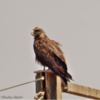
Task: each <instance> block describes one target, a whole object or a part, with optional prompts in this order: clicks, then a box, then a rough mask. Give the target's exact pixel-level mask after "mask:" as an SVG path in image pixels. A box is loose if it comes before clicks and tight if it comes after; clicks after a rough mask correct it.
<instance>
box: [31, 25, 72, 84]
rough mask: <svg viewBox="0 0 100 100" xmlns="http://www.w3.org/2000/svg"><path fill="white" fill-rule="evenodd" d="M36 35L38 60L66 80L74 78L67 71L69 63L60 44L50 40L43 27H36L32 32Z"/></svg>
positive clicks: (35, 47) (35, 49)
mask: <svg viewBox="0 0 100 100" xmlns="http://www.w3.org/2000/svg"><path fill="white" fill-rule="evenodd" d="M31 35H32V36H34V45H33V47H34V51H35V54H36V61H38V62H39V63H41V64H42V65H43V66H47V67H48V68H49V69H51V70H52V71H53V72H54V73H55V74H56V75H58V76H60V77H61V79H62V80H63V81H64V82H65V84H67V83H66V82H67V81H69V79H72V76H71V75H70V74H69V73H68V72H67V70H68V69H67V63H66V60H65V57H64V55H63V52H62V50H61V49H60V47H59V46H60V44H59V43H58V42H56V41H54V40H50V39H49V38H48V37H47V36H46V34H45V32H44V30H43V29H41V28H38V27H36V28H34V29H33V31H32V32H31Z"/></svg>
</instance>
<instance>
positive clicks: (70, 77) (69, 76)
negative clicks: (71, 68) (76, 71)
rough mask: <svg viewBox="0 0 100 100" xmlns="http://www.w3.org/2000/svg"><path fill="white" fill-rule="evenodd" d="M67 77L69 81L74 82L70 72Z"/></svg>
mask: <svg viewBox="0 0 100 100" xmlns="http://www.w3.org/2000/svg"><path fill="white" fill-rule="evenodd" d="M66 77H67V78H69V79H71V80H72V81H74V80H73V78H72V76H71V75H70V74H69V73H68V72H67V75H66Z"/></svg>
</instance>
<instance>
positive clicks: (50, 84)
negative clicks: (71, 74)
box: [35, 70, 62, 100]
mask: <svg viewBox="0 0 100 100" xmlns="http://www.w3.org/2000/svg"><path fill="white" fill-rule="evenodd" d="M35 73H36V79H38V78H40V77H41V76H44V77H45V81H44V82H43V81H38V82H36V93H38V92H40V91H45V95H44V99H47V100H50V99H55V100H61V99H62V88H61V79H60V77H59V76H56V75H55V74H54V73H53V72H52V71H51V70H46V71H35Z"/></svg>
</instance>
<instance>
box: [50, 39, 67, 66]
mask: <svg viewBox="0 0 100 100" xmlns="http://www.w3.org/2000/svg"><path fill="white" fill-rule="evenodd" d="M52 42H53V45H54V46H53V47H54V49H55V50H54V53H55V55H56V56H57V57H59V59H61V60H62V61H63V62H64V63H65V64H66V65H67V63H66V59H65V57H64V53H63V52H62V50H61V49H60V47H59V46H61V44H59V43H58V42H56V41H54V40H52Z"/></svg>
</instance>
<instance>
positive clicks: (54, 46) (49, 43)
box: [35, 39, 67, 65]
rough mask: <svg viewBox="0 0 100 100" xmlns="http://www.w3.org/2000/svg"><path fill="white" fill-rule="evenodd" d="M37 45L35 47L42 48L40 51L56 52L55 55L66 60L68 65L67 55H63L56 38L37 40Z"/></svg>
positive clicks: (63, 60)
mask: <svg viewBox="0 0 100 100" xmlns="http://www.w3.org/2000/svg"><path fill="white" fill-rule="evenodd" d="M35 45H36V46H35V49H36V47H37V48H40V50H39V52H40V51H41V52H42V51H44V52H46V51H48V53H51V54H55V56H57V57H58V58H59V59H60V60H61V61H62V62H64V63H65V64H66V65H67V63H66V60H65V57H64V55H63V54H64V53H63V52H62V50H61V49H60V47H59V45H60V44H59V43H58V42H55V41H54V40H50V39H43V40H39V41H37V43H35ZM36 52H38V50H36ZM39 52H38V53H39Z"/></svg>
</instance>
